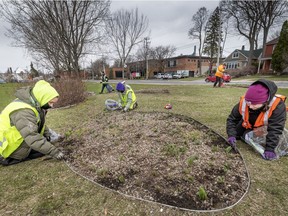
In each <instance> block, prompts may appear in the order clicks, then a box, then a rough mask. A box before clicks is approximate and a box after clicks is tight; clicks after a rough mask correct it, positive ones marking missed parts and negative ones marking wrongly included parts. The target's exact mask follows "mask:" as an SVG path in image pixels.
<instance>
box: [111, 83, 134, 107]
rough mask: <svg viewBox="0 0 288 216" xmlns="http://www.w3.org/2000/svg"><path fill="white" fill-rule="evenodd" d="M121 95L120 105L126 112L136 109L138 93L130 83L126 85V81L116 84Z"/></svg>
mask: <svg viewBox="0 0 288 216" xmlns="http://www.w3.org/2000/svg"><path fill="white" fill-rule="evenodd" d="M116 91H117V92H118V96H119V105H120V106H121V108H122V109H123V111H124V112H127V111H129V110H132V109H135V108H136V107H137V106H138V103H137V100H136V95H135V93H134V91H133V89H132V88H131V86H130V85H126V84H125V81H123V82H119V83H118V84H117V86H116Z"/></svg>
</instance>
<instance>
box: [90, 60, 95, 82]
mask: <svg viewBox="0 0 288 216" xmlns="http://www.w3.org/2000/svg"><path fill="white" fill-rule="evenodd" d="M90 67H91V73H92V80H94V68H93V62H92V59H91V66H90Z"/></svg>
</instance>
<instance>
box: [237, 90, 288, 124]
mask: <svg viewBox="0 0 288 216" xmlns="http://www.w3.org/2000/svg"><path fill="white" fill-rule="evenodd" d="M281 100H282V101H284V102H285V100H286V97H285V96H283V95H278V94H276V95H275V96H274V97H273V99H272V100H271V101H270V103H269V109H268V110H267V111H266V112H261V113H260V115H259V116H258V118H257V119H256V122H255V125H254V127H255V128H256V127H261V126H263V125H264V126H267V125H268V119H269V118H270V116H271V115H272V113H273V111H274V110H275V108H276V107H277V105H278V104H279V102H280V101H281ZM248 109H249V107H248V105H247V103H246V100H245V98H244V96H242V97H241V98H240V104H239V113H240V114H241V115H242V119H243V123H242V126H243V127H244V128H246V129H252V125H251V124H250V123H249V111H248Z"/></svg>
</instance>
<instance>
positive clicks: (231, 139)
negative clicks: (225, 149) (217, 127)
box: [227, 137, 236, 149]
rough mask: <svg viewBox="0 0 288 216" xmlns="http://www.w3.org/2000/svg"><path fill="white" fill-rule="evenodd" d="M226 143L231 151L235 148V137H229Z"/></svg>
mask: <svg viewBox="0 0 288 216" xmlns="http://www.w3.org/2000/svg"><path fill="white" fill-rule="evenodd" d="M227 141H228V143H229V144H230V146H231V147H232V148H233V149H235V148H236V138H235V137H229V138H228V140H227Z"/></svg>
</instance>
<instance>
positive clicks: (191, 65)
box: [127, 54, 215, 78]
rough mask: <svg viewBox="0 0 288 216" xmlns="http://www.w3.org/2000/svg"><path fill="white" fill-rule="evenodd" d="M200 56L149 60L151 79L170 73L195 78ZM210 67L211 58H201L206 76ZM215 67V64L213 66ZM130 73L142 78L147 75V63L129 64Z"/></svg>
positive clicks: (202, 68)
mask: <svg viewBox="0 0 288 216" xmlns="http://www.w3.org/2000/svg"><path fill="white" fill-rule="evenodd" d="M198 65H199V56H196V55H194V54H192V55H179V56H176V57H171V58H167V59H164V60H163V61H162V62H161V65H160V63H159V61H157V60H153V59H149V61H148V71H149V78H153V77H154V76H155V75H157V74H158V73H160V72H161V73H169V74H177V73H179V72H181V73H186V74H187V75H188V76H189V77H194V76H195V75H196V74H197V73H198ZM209 66H210V58H209V57H207V56H202V57H201V70H202V74H204V73H205V72H206V71H207V70H208V69H209ZM213 66H214V67H215V63H214V64H213ZM127 68H128V72H130V73H133V72H140V73H141V76H144V75H145V74H146V63H145V61H138V62H130V63H127Z"/></svg>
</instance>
